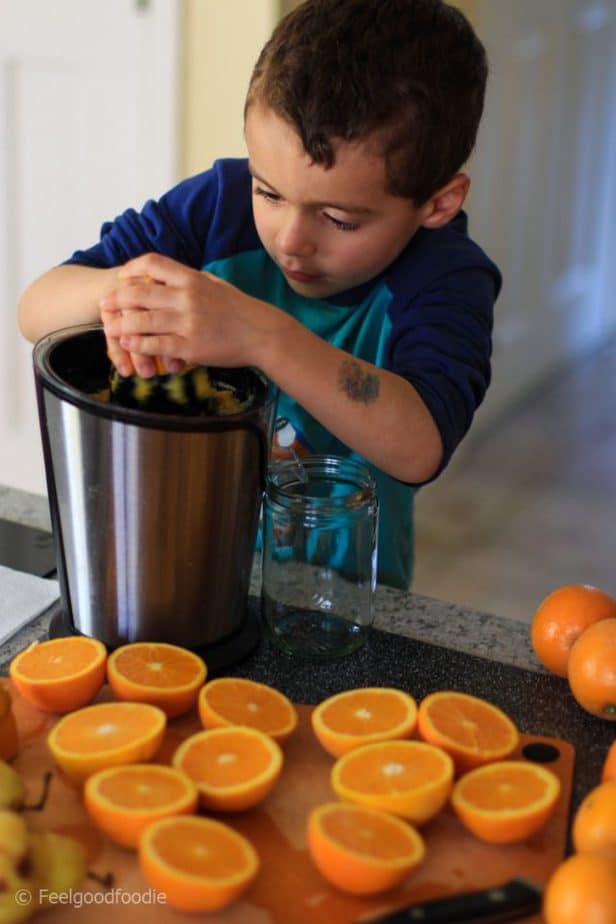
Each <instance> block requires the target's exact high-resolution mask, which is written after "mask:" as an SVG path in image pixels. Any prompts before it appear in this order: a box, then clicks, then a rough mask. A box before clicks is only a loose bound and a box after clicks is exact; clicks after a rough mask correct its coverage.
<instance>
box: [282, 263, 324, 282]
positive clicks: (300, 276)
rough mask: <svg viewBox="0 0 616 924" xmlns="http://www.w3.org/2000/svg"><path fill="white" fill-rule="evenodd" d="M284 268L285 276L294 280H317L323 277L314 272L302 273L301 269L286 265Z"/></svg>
mask: <svg viewBox="0 0 616 924" xmlns="http://www.w3.org/2000/svg"><path fill="white" fill-rule="evenodd" d="M282 270H283V272H284V274H285V276H286V277H287V278H288V279H292V280H293V282H316V281H317V280H318V279H320V278H321V277H320V276H317V275H315V274H313V273H302V272H300V271H299V270H291V269H288V268H287V267H284V266H283V268H282Z"/></svg>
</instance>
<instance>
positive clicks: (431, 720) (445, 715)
mask: <svg viewBox="0 0 616 924" xmlns="http://www.w3.org/2000/svg"><path fill="white" fill-rule="evenodd" d="M417 730H418V732H419V736H420V737H421V738H422V739H423V740H424V741H428V742H429V743H430V744H435V745H437V746H438V747H440V748H443V750H444V751H447V753H448V754H451V756H452V757H453V760H454V763H455V766H456V773H465V772H466V771H467V770H471V769H473V768H474V767H480V766H482V765H483V764H487V763H489V762H490V761H493V760H504V759H505V758H506V757H509V755H510V754H512V753H513V751H514V750H515V749H516V747H517V746H518V742H519V738H520V736H519V734H518V730H517V728H516V727H515V725H514V723H513V722H512V721H511V719H510V718H509V716H507V715H505V713H504V712H503V711H502V709H499V708H498V706H494V705H493V704H492V703H489V702H488V701H487V700H485V699H480V698H479V697H477V696H470V695H469V694H468V693H459V692H457V691H455V690H439V691H438V692H436V693H430V694H429V695H428V696H426V697H425V699H423V700H422V701H421V702H420V704H419V710H418V712H417Z"/></svg>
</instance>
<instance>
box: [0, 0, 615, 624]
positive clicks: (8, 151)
mask: <svg viewBox="0 0 616 924" xmlns="http://www.w3.org/2000/svg"><path fill="white" fill-rule="evenodd" d="M295 5H297V4H296V3H294V2H292V0H287V2H284V0H106V2H105V3H104V4H100V3H98V2H96V0H55V2H54V3H53V4H45V3H40V2H39V0H0V132H1V135H0V180H1V185H0V188H1V194H0V251H1V252H2V253H3V257H4V258H3V260H1V261H0V312H1V313H2V323H1V324H0V355H1V356H2V363H1V366H0V369H1V372H2V378H1V379H0V485H6V486H9V487H15V488H19V489H22V490H25V491H31V492H34V493H39V494H40V493H45V483H44V475H43V463H42V455H41V450H40V441H39V434H38V421H37V415H36V407H35V400H34V387H33V380H32V372H31V361H30V354H31V346H30V345H29V344H27V343H25V342H24V341H23V339H22V338H21V336H20V334H19V331H18V329H17V324H16V304H17V300H18V296H19V293H20V292H21V291H22V290H23V288H25V286H26V285H27V284H28V283H29V282H30V281H31V280H32V279H33V278H35V276H37V275H38V274H39V273H41V272H43V271H44V270H46V269H47V268H49V267H50V266H52V265H54V264H55V263H58V262H60V261H61V260H63V259H64V258H66V257H67V256H69V255H70V254H71V253H72V252H73V250H75V249H77V248H79V247H83V246H87V245H88V244H90V243H92V242H94V241H95V240H96V239H97V238H98V235H99V230H100V225H101V223H102V221H103V220H105V219H108V218H113V217H114V216H115V215H116V214H117V213H118V212H119V211H121V210H123V209H124V208H126V207H128V206H135V207H137V208H139V207H141V205H142V204H143V202H144V201H145V199H146V198H148V197H154V198H156V197H157V196H158V195H160V194H161V193H162V192H164V191H165V190H166V189H167V188H168V187H169V186H171V185H172V184H173V183H175V182H176V181H177V180H178V179H180V178H181V177H183V176H187V175H190V174H192V173H195V172H198V171H200V170H202V169H205V168H207V167H208V166H209V165H210V164H211V163H212V161H213V160H214V159H215V158H216V157H219V156H242V155H243V154H244V153H245V149H244V143H243V136H242V111H243V101H244V94H245V91H246V87H247V83H248V79H249V75H250V72H251V69H252V66H253V64H254V61H255V59H256V56H257V54H258V52H259V50H260V48H261V46H262V45H263V43H264V42H265V40H266V39H267V37H268V35H269V33H270V31H271V29H272V27H273V25H274V24H275V22H276V21H277V20H278V18H279V17H280V16H281V15H283V14H284V13H285V12H286V11H287V10H288V9H290V8H292V7H293V6H295ZM455 5H456V6H459V7H460V8H461V9H462V10H463V11H464V12H465V13H466V14H467V15H468V16H469V18H470V19H471V21H472V22H473V24H474V25H475V27H476V30H477V32H478V34H479V35H480V37H481V38H482V40H483V41H484V44H485V45H486V47H487V50H488V55H489V59H490V65H491V77H490V83H489V89H488V96H487V101H486V110H485V116H484V120H483V124H482V128H481V131H480V135H479V140H478V145H477V148H476V152H475V154H474V155H473V158H472V160H471V162H470V164H469V165H468V172H469V173H470V175H471V179H472V189H471V195H470V198H469V201H468V212H469V215H470V219H471V232H472V235H473V237H474V238H475V239H476V240H477V241H478V242H479V243H480V244H481V245H482V246H484V247H485V249H486V250H487V251H488V252H489V254H490V256H492V258H493V259H494V260H495V261H496V262H497V263H498V264H499V265H500V267H501V268H502V270H503V275H504V289H503V292H502V294H501V296H500V298H499V300H498V303H497V313H496V325H495V331H494V373H493V383H492V386H491V388H490V391H489V392H488V396H487V398H486V400H485V402H484V404H483V405H482V407H481V408H480V410H479V412H478V414H477V417H476V420H475V423H474V425H473V428H472V430H471V433H470V434H469V435H468V437H467V438H466V439H465V440H464V442H463V444H462V445H461V447H460V449H459V451H458V453H457V455H456V456H455V458H454V460H453V462H452V463H451V465H450V467H449V469H448V470H447V471H446V472H445V473H444V474H443V475H442V476H441V477H440V478H439V479H438V481H437V482H435V483H434V484H432V485H429V486H427V487H426V488H424V489H422V490H421V491H420V492H419V494H418V498H417V566H416V578H415V582H414V585H413V589H414V590H415V591H417V592H419V593H423V594H426V595H428V596H435V597H441V598H444V599H447V600H451V601H454V602H457V603H461V604H466V605H470V606H473V607H475V608H478V609H481V610H486V611H490V612H496V613H498V614H499V615H503V616H511V617H513V618H516V619H521V620H529V619H530V618H532V614H533V612H534V609H535V608H536V606H537V605H538V603H539V601H540V600H541V599H542V597H543V596H545V594H547V593H548V592H549V591H550V590H551V589H553V588H554V587H555V586H558V585H559V584H563V583H570V582H573V581H584V582H587V583H594V584H598V585H599V586H602V587H604V588H605V589H606V590H608V591H611V592H612V593H616V579H615V578H614V565H613V557H614V548H615V546H616V542H615V540H616V527H615V526H614V517H613V511H614V509H615V508H616V504H615V501H616V487H615V473H616V425H615V424H614V413H613V409H614V408H615V407H616V400H615V399H616V375H615V373H616V347H615V341H614V337H615V336H616V298H615V297H614V292H615V291H616V258H615V255H616V178H615V173H616V171H615V170H614V165H615V164H616V2H614V0H541V2H540V3H537V2H536V0H456V3H455Z"/></svg>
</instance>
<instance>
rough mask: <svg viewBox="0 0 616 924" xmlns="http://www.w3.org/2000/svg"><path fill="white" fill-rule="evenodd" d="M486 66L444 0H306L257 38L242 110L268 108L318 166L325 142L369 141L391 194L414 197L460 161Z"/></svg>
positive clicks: (443, 179)
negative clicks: (265, 37) (259, 43)
mask: <svg viewBox="0 0 616 924" xmlns="http://www.w3.org/2000/svg"><path fill="white" fill-rule="evenodd" d="M487 71H488V68H487V61H486V54H485V50H484V48H483V45H482V44H481V42H480V41H479V39H478V38H477V36H476V35H475V33H474V32H473V29H472V27H471V26H470V24H469V22H468V20H467V19H466V18H465V17H464V16H463V14H462V13H461V12H460V11H459V10H457V9H455V8H454V7H452V6H449V5H448V4H446V3H444V2H443V0H306V2H305V3H303V4H302V5H301V6H299V7H298V8H297V9H296V10H294V11H293V12H291V13H289V14H288V15H287V16H286V17H285V18H284V19H283V20H281V22H280V23H279V24H278V26H277V27H276V29H275V30H274V32H273V34H272V36H271V38H270V40H269V41H268V42H267V44H266V45H265V46H264V48H263V50H262V52H261V54H260V56H259V59H258V60H257V63H256V65H255V68H254V71H253V74H252V77H251V81H250V86H249V89H248V96H247V100H246V107H247V108H248V107H249V106H250V105H251V103H253V102H262V103H264V104H265V105H267V106H269V107H270V108H271V109H273V110H274V112H276V113H277V114H278V115H279V116H281V117H282V118H284V119H286V120H287V121H288V122H290V123H291V125H292V126H293V127H294V128H295V129H296V131H297V132H298V134H299V135H300V137H301V139H302V143H303V145H304V148H305V149H306V152H307V153H308V154H309V155H310V157H311V158H312V160H313V161H314V162H315V163H317V164H321V165H322V166H324V167H326V168H327V167H331V166H332V164H333V162H334V149H333V145H332V142H334V141H336V140H344V141H356V140H366V139H376V140H377V142H378V144H379V149H380V153H381V154H382V155H383V156H384V158H385V163H386V170H387V177H388V182H389V189H390V192H392V193H393V194H394V195H398V196H402V197H405V198H408V199H411V200H413V202H414V203H415V204H416V205H418V206H419V205H423V204H424V203H425V202H426V201H427V200H428V199H429V198H430V196H431V195H433V194H434V193H435V192H436V191H437V190H438V189H440V188H441V187H442V186H443V185H445V183H447V182H448V181H449V180H450V179H451V178H452V177H453V176H454V175H455V173H456V172H457V171H458V170H459V169H460V167H461V166H462V165H463V164H464V162H465V161H466V160H467V159H468V157H469V155H470V153H471V151H472V149H473V146H474V144H475V138H476V135H477V129H478V127H479V121H480V119H481V113H482V111H483V100H484V93H485V84H486V78H487Z"/></svg>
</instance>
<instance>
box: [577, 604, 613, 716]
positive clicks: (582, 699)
mask: <svg viewBox="0 0 616 924" xmlns="http://www.w3.org/2000/svg"><path fill="white" fill-rule="evenodd" d="M567 676H568V678H569V686H570V687H571V692H572V693H573V695H574V697H575V698H576V700H577V701H578V703H579V704H580V706H582V708H584V709H586V710H587V711H588V712H591V713H592V714H593V715H597V716H599V717H600V718H602V719H609V720H610V721H612V722H615V721H616V619H602V620H601V621H600V622H596V623H595V624H594V625H592V626H589V627H588V629H586V631H585V632H583V633H582V635H580V637H579V638H578V640H577V641H576V642H575V643H574V645H573V647H572V648H571V654H570V655H569V667H568V670H567Z"/></svg>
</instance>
